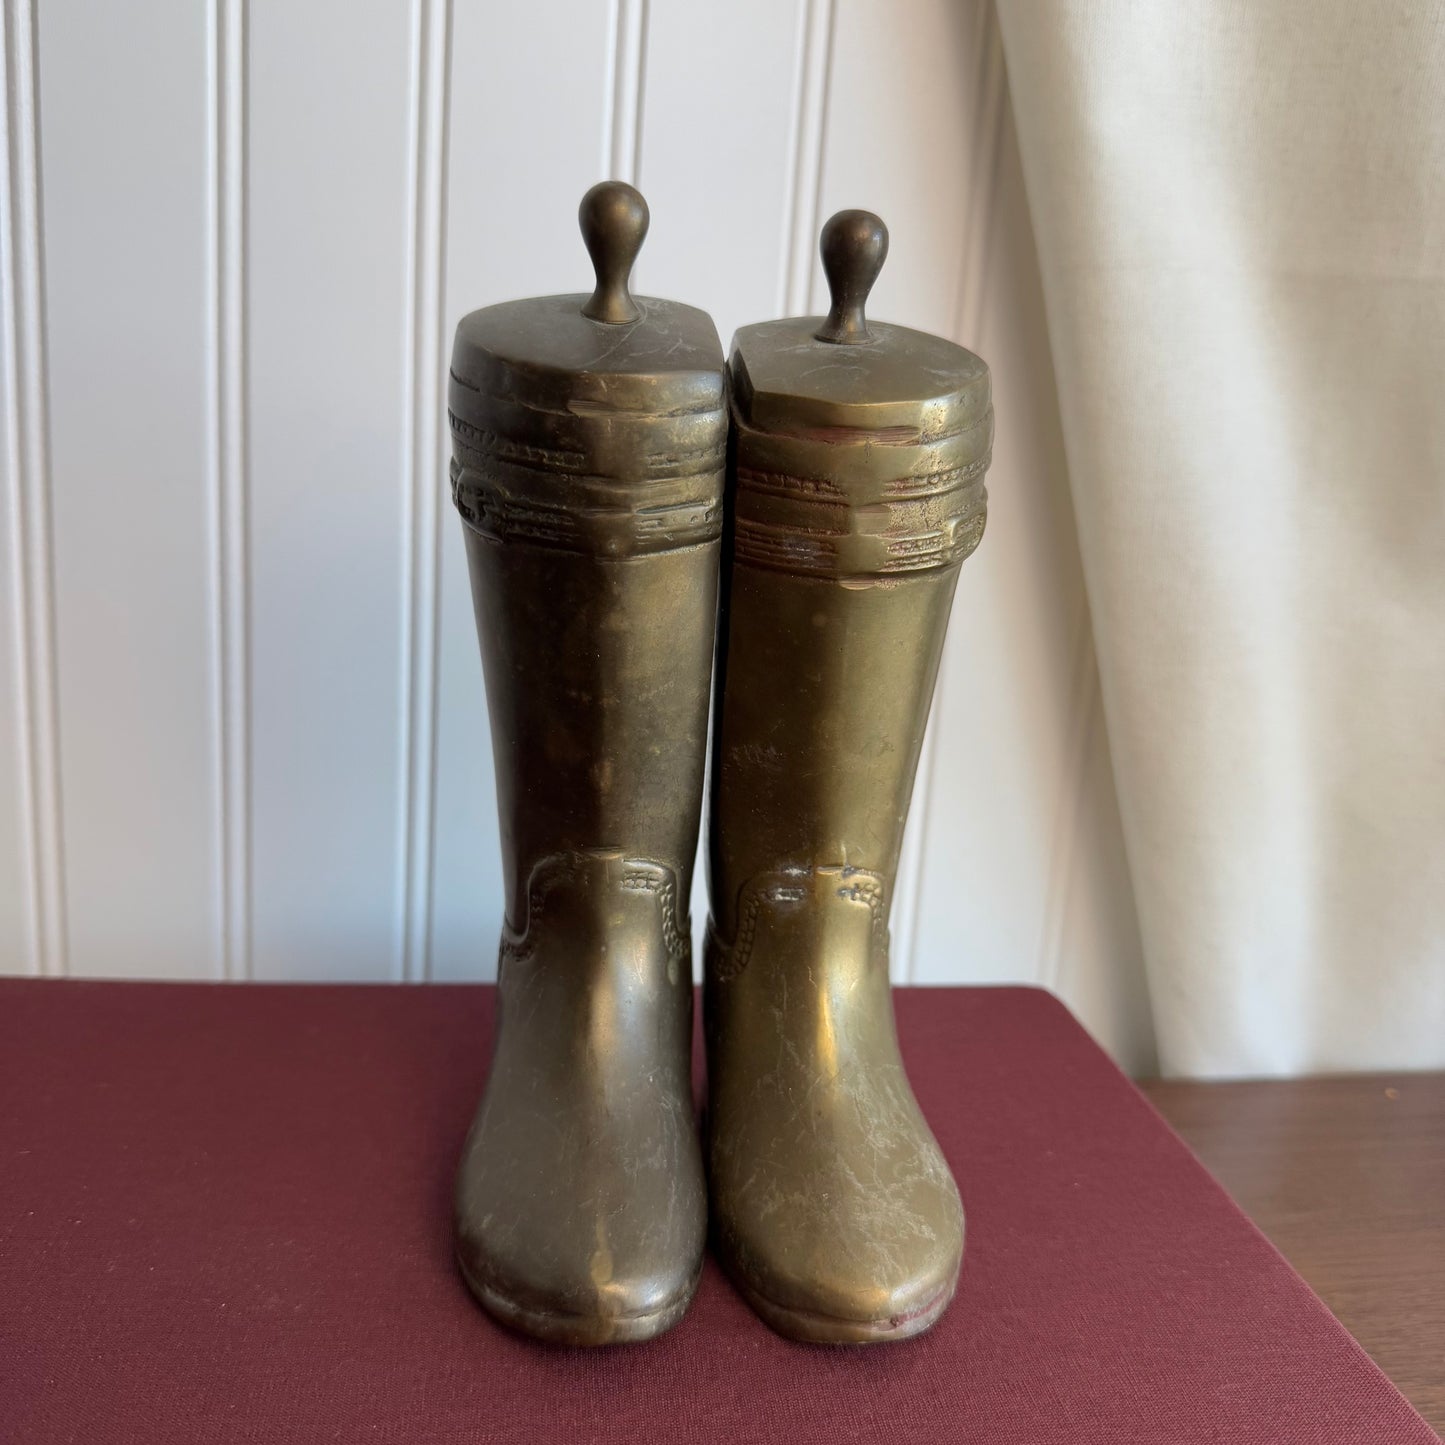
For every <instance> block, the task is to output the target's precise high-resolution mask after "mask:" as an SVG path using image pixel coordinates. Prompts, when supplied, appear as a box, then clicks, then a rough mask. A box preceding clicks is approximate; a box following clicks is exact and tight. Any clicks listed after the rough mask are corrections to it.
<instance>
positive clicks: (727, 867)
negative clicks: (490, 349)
mask: <svg viewBox="0 0 1445 1445" xmlns="http://www.w3.org/2000/svg"><path fill="white" fill-rule="evenodd" d="M822 251H823V258H824V265H825V269H826V270H827V273H828V277H829V281H830V284H831V286H832V290H833V298H834V304H833V310H832V313H831V314H830V315H829V316H828V317H827V318H818V317H813V318H809V319H804V320H790V321H778V322H770V323H766V324H763V325H759V326H750V327H745V328H744V329H743V330H742V331H740V332H739V333H738V334H737V337H736V338H735V340H734V344H733V352H732V358H731V362H730V373H731V388H732V421H733V433H734V436H733V455H732V458H731V460H730V463H729V473H728V488H729V493H728V500H729V523H730V525H729V534H728V537H727V540H726V542H725V547H724V563H723V578H724V581H723V604H722V618H721V623H720V633H719V650H718V677H717V703H716V714H715V718H714V741H713V748H714V752H713V775H712V776H713V782H712V799H711V822H710V834H709V864H710V866H709V872H710V880H709V881H710V885H711V897H712V910H713V916H712V919H711V921H710V927H709V937H708V955H707V993H706V1009H705V1022H706V1034H707V1049H708V1141H707V1151H708V1163H709V1176H710V1177H709V1187H710V1199H711V1210H712V1224H713V1230H714V1235H715V1238H716V1241H717V1245H718V1249H719V1252H720V1254H721V1257H722V1260H723V1263H724V1264H725V1265H726V1267H727V1268H728V1270H729V1272H730V1273H731V1274H732V1276H733V1278H734V1280H735V1281H736V1282H737V1284H738V1285H739V1287H740V1288H741V1289H742V1291H743V1293H744V1294H745V1295H746V1297H747V1298H748V1299H749V1301H750V1302H751V1303H752V1305H753V1306H754V1308H755V1309H756V1310H757V1311H758V1312H759V1314H761V1315H762V1317H763V1318H764V1319H765V1320H766V1321H767V1322H768V1323H769V1324H770V1325H772V1326H773V1327H774V1328H775V1329H777V1330H779V1331H781V1332H782V1333H783V1334H786V1335H790V1336H793V1337H795V1338H799V1339H804V1340H814V1341H830V1342H862V1341H870V1340H883V1339H894V1338H901V1337H903V1336H907V1335H912V1334H916V1333H918V1332H919V1331H921V1330H924V1329H927V1328H928V1326H929V1325H930V1324H932V1323H933V1322H934V1320H936V1319H937V1318H938V1316H939V1315H940V1314H941V1313H942V1311H943V1309H944V1308H945V1306H946V1305H947V1304H948V1301H949V1300H950V1298H951V1297H952V1295H953V1292H954V1288H955V1284H956V1281H957V1277H958V1270H959V1264H960V1261H961V1258H962V1251H963V1210H962V1207H961V1205H960V1202H959V1196H958V1191H957V1189H956V1187H955V1185H954V1182H953V1179H952V1177H951V1175H950V1173H949V1170H948V1166H947V1164H946V1163H945V1162H944V1159H943V1156H942V1154H941V1153H940V1152H939V1149H938V1145H937V1144H936V1142H935V1141H934V1138H933V1135H932V1134H931V1132H930V1131H929V1128H928V1125H927V1123H926V1122H925V1121H924V1119H923V1116H922V1114H921V1113H920V1112H919V1109H918V1105H917V1103H916V1102H915V1100H914V1097H913V1092H912V1090H911V1089H910V1087H909V1084H908V1080H907V1077H906V1075H905V1073H904V1070H903V1066H902V1063H901V1061H900V1059H899V1054H898V1044H897V1039H896V1037H895V1034H894V1026H893V1004H892V996H891V993H890V990H889V980H888V917H889V910H890V908H891V906H892V902H893V886H894V877H895V874H896V870H897V866H898V852H899V846H900V843H901V840H902V834H903V824H904V819H905V817H906V815H907V812H908V804H909V798H910V795H911V793H912V790H913V777H914V772H915V769H916V767H917V764H918V754H919V749H920V747H921V745H922V740H923V729H924V724H925V721H926V720H927V716H928V708H929V703H930V701H931V698H932V695H933V685H934V679H935V677H936V675H937V671H938V662H939V657H940V654H941V651H942V647H943V637H944V630H945V628H946V626H947V623H948V615H949V608H950V605H951V603H952V600H953V592H954V585H955V583H956V581H957V578H958V571H959V565H960V563H961V562H962V561H963V559H964V557H966V556H967V555H968V554H969V552H971V551H972V550H973V548H974V547H975V546H977V545H978V541H979V539H980V537H981V536H982V534H983V526H984V511H985V493H984V485H983V478H984V471H985V469H986V467H987V465H988V460H989V450H990V446H991V443H992V435H993V412H992V407H991V404H990V397H989V377H988V369H987V367H985V366H984V364H983V362H981V361H980V360H979V359H978V358H977V357H976V356H974V355H972V354H971V353H970V352H968V351H965V350H963V348H961V347H958V346H955V345H953V344H952V343H951V342H946V341H943V340H940V339H939V338H937V337H933V336H927V335H924V334H922V333H919V332H916V331H910V330H907V329H905V328H903V327H898V326H888V325H880V324H878V323H876V322H870V321H867V320H866V318H865V316H864V312H863V302H864V299H865V297H866V295H867V290H868V287H869V286H870V285H871V284H872V281H873V279H874V277H876V275H877V274H878V270H879V268H880V267H881V265H882V262H883V258H884V256H885V255H886V252H887V232H886V230H885V229H884V227H883V224H882V222H881V221H879V220H878V218H877V217H876V216H872V215H869V214H868V213H866V212H859V211H852V212H842V213H840V214H839V215H837V216H835V217H834V218H833V219H832V220H831V221H830V222H829V223H828V225H827V227H826V228H825V229H824V233H823V242H822Z"/></svg>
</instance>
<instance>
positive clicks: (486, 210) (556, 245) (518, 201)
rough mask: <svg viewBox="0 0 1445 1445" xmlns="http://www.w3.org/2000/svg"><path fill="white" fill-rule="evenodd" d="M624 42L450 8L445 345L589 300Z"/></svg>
mask: <svg viewBox="0 0 1445 1445" xmlns="http://www.w3.org/2000/svg"><path fill="white" fill-rule="evenodd" d="M616 33H617V32H616V13H615V10H614V11H613V12H612V13H611V14H609V9H608V7H607V6H605V5H601V4H598V3H597V0H559V3H558V4H556V5H547V6H538V5H485V6H484V5H460V4H459V5H456V6H455V7H454V9H453V12H452V36H451V47H450V55H451V73H452V76H453V77H454V79H453V83H452V85H451V87H450V90H449V93H448V111H449V117H448V122H447V124H448V134H449V135H450V137H451V143H450V146H449V150H448V156H447V161H446V181H445V189H446V214H445V217H444V220H445V226H446V247H445V302H444V310H443V315H444V318H445V329H446V338H445V339H448V340H449V339H450V335H451V329H452V327H453V326H454V325H455V323H456V322H457V320H458V319H459V318H460V317H461V316H463V315H464V314H466V313H467V312H469V311H472V310H474V309H475V308H477V307H481V306H488V305H491V304H493V303H495V302H498V301H507V300H512V299H515V298H516V297H519V296H537V295H543V294H556V293H559V292H585V291H587V290H588V289H589V288H590V286H591V284H592V276H591V268H590V266H589V265H588V261H587V253H586V250H585V249H584V248H583V245H582V241H581V238H580V237H579V236H578V234H577V202H578V200H579V199H580V198H581V196H582V193H583V192H584V191H585V190H586V189H587V187H588V186H590V185H592V184H593V183H594V182H596V181H597V180H598V178H599V173H600V172H605V171H607V170H609V169H610V167H611V149H610V147H611V130H610V127H609V125H608V123H607V120H606V118H607V116H608V115H609V113H610V101H609V99H608V95H609V92H610V89H611V88H612V86H613V84H614V78H615V71H616V67H615V65H614V64H613V61H614V59H615V52H616V40H615V37H616ZM499 57H503V58H504V60H505V63H499ZM519 115H529V116H537V117H542V118H543V120H542V121H540V122H539V123H537V124H530V123H529V124H526V125H518V123H517V117H518V116H519ZM604 147H605V148H604ZM649 244H650V243H649ZM445 374H446V373H445V371H443V377H445ZM441 512H442V519H441V553H440V557H439V561H438V585H439V603H438V614H437V637H436V646H437V708H436V736H437V743H436V789H435V804H434V816H433V835H434V840H435V841H434V843H433V849H432V900H431V910H432V939H431V973H432V976H433V977H434V978H436V979H438V980H472V979H480V978H488V977H493V976H495V968H496V957H497V939H498V935H499V933H500V931H501V928H502V920H503V914H504V911H505V904H504V898H503V891H504V882H503V866H502V859H501V848H500V838H499V833H498V828H497V812H496V793H495V774H494V771H493V764H492V755H491V746H490V729H489V727H488V721H487V717H488V714H487V700H486V695H485V692H484V689H483V685H482V663H481V658H480V656H479V655H478V647H477V629H476V621H475V616H474V613H473V608H472V598H471V592H470V587H469V584H468V580H467V563H466V554H465V550H464V547H463V543H462V526H461V523H460V521H459V519H458V518H457V516H456V513H455V511H454V510H453V508H452V507H451V505H450V503H449V502H447V501H445V500H444V501H443V502H442V505H441Z"/></svg>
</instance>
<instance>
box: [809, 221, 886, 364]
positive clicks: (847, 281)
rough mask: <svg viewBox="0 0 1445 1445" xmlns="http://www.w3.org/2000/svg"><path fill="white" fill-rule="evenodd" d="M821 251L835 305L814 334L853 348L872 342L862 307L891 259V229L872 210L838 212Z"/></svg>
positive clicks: (822, 243) (824, 236)
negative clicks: (880, 273) (889, 239)
mask: <svg viewBox="0 0 1445 1445" xmlns="http://www.w3.org/2000/svg"><path fill="white" fill-rule="evenodd" d="M818 249H819V251H820V252H821V253H822V256H823V274H824V275H825V276H826V277H827V278H828V290H829V292H830V293H831V294H832V298H833V303H832V308H831V309H830V310H829V312H828V319H827V320H826V321H825V322H824V323H823V324H822V326H821V327H819V328H818V330H817V331H815V332H814V333H813V335H814V336H816V337H817V339H818V340H819V341H837V342H842V343H843V344H844V345H850V346H856V345H858V344H859V343H860V342H864V341H870V340H871V339H872V338H871V337H870V336H869V335H868V322H867V319H866V318H865V317H864V315H863V305H864V303H865V302H866V301H867V300H868V293H869V292H870V291H871V290H872V289H873V283H874V282H875V281H876V280H877V279H878V273H879V272H880V271H881V270H882V269H883V262H884V261H885V260H887V258H888V227H887V226H885V225H884V224H883V222H882V221H880V220H879V219H878V217H877V216H875V215H874V214H873V212H872V211H839V212H838V214H837V215H835V216H834V217H832V219H831V220H829V222H828V224H827V225H826V226H824V227H823V234H822V237H821V238H820V240H819V243H818Z"/></svg>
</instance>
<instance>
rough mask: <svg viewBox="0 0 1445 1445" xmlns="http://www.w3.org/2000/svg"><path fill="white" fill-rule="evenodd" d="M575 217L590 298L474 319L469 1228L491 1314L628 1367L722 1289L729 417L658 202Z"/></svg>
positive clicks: (472, 1262)
mask: <svg viewBox="0 0 1445 1445" xmlns="http://www.w3.org/2000/svg"><path fill="white" fill-rule="evenodd" d="M580 219H581V224H582V231H583V235H584V238H585V240H586V242H587V246H588V249H589V251H590V252H591V255H592V259H593V264H594V268H595V271H596V276H597V285H596V289H595V290H594V292H593V293H592V295H590V296H588V295H585V294H578V295H569V296H552V297H542V298H537V299H533V300H528V301H513V302H508V303H505V304H502V305H498V306H491V307H487V308H486V309H485V310H482V311H475V312H473V313H472V314H471V315H469V316H467V317H465V318H464V319H463V320H462V322H461V323H460V325H459V326H458V327H457V333H456V343H455V347H454V350H453V353H452V371H451V385H450V420H451V431H452V442H453V457H454V459H453V462H452V494H453V498H454V500H455V502H456V506H457V510H458V511H459V512H460V514H461V517H462V520H463V523H464V528H463V535H464V538H465V541H466V549H467V562H468V568H469V571H470V575H471V584H472V596H473V601H474V603H475V609H476V619H477V633H478V637H479V638H480V641H481V648H482V659H483V664H484V671H485V674H486V684H487V705H488V711H489V713H490V716H491V727H492V751H493V756H494V758H495V761H496V779H497V808H498V814H499V822H500V825H501V837H502V860H503V871H504V884H505V894H506V900H507V905H506V924H505V927H504V930H503V936H502V939H501V947H500V962H499V995H500V1018H499V1024H498V1033H497V1041H496V1047H495V1054H494V1057H493V1062H492V1069H491V1073H490V1075H489V1077H488V1081H487V1085H486V1091H485V1094H484V1096H483V1098H482V1101H481V1105H480V1107H479V1109H478V1111H477V1115H476V1119H475V1122H474V1123H473V1125H472V1129H471V1133H470V1134H469V1136H468V1138H467V1142H466V1145H465V1148H464V1150H463V1154H462V1160H461V1164H460V1167H459V1169H458V1172H457V1181H456V1210H455V1218H456V1251H457V1258H458V1261H459V1264H460V1266H461V1270H462V1273H463V1275H464V1277H465V1279H466V1281H467V1283H468V1285H469V1286H470V1287H471V1289H472V1291H473V1293H474V1294H475V1295H476V1296H477V1298H478V1299H479V1300H480V1301H481V1302H482V1304H483V1305H485V1306H486V1308H487V1309H488V1310H489V1311H491V1313H492V1314H494V1315H495V1316H496V1317H497V1318H498V1319H500V1320H502V1321H503V1322H504V1323H506V1324H508V1325H510V1326H512V1327H514V1328H516V1329H520V1330H524V1331H526V1332H527V1333H530V1334H533V1335H536V1336H539V1337H541V1338H544V1339H549V1340H557V1341H561V1342H564V1343H569V1344H605V1343H613V1342H620V1341H629V1340H642V1339H647V1338H650V1337H651V1336H653V1335H656V1334H658V1333H660V1332H661V1331H662V1330H664V1329H666V1328H667V1327H668V1326H669V1325H671V1324H673V1323H675V1322H676V1321H677V1320H678V1319H679V1318H681V1316H682V1313H683V1311H684V1310H685V1309H686V1307H687V1304H688V1301H689V1299H690V1298H691V1296H692V1292H693V1289H694V1287H695V1285H696V1282H697V1277H698V1272H699V1269H700V1267H701V1263H702V1252H703V1243H704V1238H705V1229H706V1205H705V1186H704V1180H703V1169H702V1158H701V1152H700V1149H699V1144H698V1139H697V1129H696V1124H695V1121H694V1117H693V1109H692V1095H691V1083H690V1065H689V1052H690V1041H691V1027H692V1022H691V1021H692V970H691V961H690V951H691V950H690V943H689V939H690V936H691V935H690V924H689V921H688V917H687V903H688V898H689V897H690V893H691V883H692V867H693V856H694V853H695V851H696V846H697V834H698V824H699V815H700V811H701V803H702V774H703V761H704V750H705V746H706V742H705V739H706V730H707V703H708V683H709V678H710V673H711V660H712V649H713V638H714V623H715V616H716V598H717V566H718V549H719V537H720V534H721V530H722V489H723V471H724V460H725V450H726V440H727V413H726V410H725V405H724V385H723V382H724V375H723V358H722V349H721V347H720V345H719V343H718V338H717V333H716V331H715V330H714V328H713V325H712V322H711V321H710V320H709V318H708V317H707V316H706V314H704V313H703V312H701V311H698V310H696V309H695V308H693V307H690V306H683V305H680V304H678V303H677V302H673V301H661V300H656V299H654V298H652V297H645V296H644V297H633V296H632V294H631V292H630V290H629V287H628V273H629V272H630V270H631V266H632V262H633V259H634V258H635V256H636V254H637V248H638V247H639V246H640V245H641V243H642V239H643V236H644V235H645V234H646V230H647V207H646V204H645V203H644V201H643V199H642V197H641V196H640V195H639V194H638V193H637V192H636V191H635V190H633V189H632V187H630V186H625V185H622V184H621V183H620V182H608V183H605V184H603V185H601V186H597V187H594V188H593V189H592V190H591V191H589V192H588V193H587V195H586V197H584V199H583V201H582V207H581V213H580Z"/></svg>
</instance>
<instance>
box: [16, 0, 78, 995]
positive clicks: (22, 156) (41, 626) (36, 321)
mask: <svg viewBox="0 0 1445 1445" xmlns="http://www.w3.org/2000/svg"><path fill="white" fill-rule="evenodd" d="M3 27H4V34H3V37H0V41H3V47H4V86H5V95H4V125H5V137H4V140H5V154H4V165H5V183H4V187H3V190H0V206H3V208H4V210H3V214H0V256H3V269H0V291H3V293H4V294H3V296H0V323H3V344H4V346H5V364H4V379H5V412H6V418H5V420H6V427H5V435H6V443H7V454H6V458H5V472H6V477H7V484H6V490H7V495H6V498H5V501H6V506H7V512H8V517H7V530H8V531H9V532H10V534H11V556H10V558H9V559H8V561H9V563H10V566H9V568H8V570H9V571H10V574H11V587H12V589H13V592H12V599H13V607H14V614H15V638H14V641H15V652H16V669H15V671H16V681H17V688H16V692H17V711H18V713H19V717H18V718H17V728H16V733H17V741H18V745H19V753H20V777H19V785H20V787H19V791H20V795H21V799H22V813H23V836H22V838H21V840H20V843H21V848H22V851H23V855H24V857H25V861H26V864H27V871H28V874H29V877H28V880H27V881H28V884H29V886H28V889H27V890H26V891H27V894H28V898H27V901H26V906H27V912H28V914H29V926H28V929H27V932H28V934H29V938H28V958H27V964H28V967H29V970H30V971H31V972H35V973H46V974H61V973H64V972H65V971H66V966H67V947H66V919H65V875H64V855H63V847H62V822H61V808H60V758H59V731H58V728H57V717H58V689H57V680H56V653H55V615H54V580H53V568H52V557H53V545H52V531H51V516H50V458H49V449H48V414H47V398H46V358H45V311H44V279H43V272H42V263H41V210H40V206H41V200H40V148H39V142H38V136H37V116H38V113H39V112H38V97H37V94H36V67H37V59H36V31H35V6H34V3H33V0H15V3H13V4H11V3H7V4H6V6H5V10H4V21H3Z"/></svg>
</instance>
